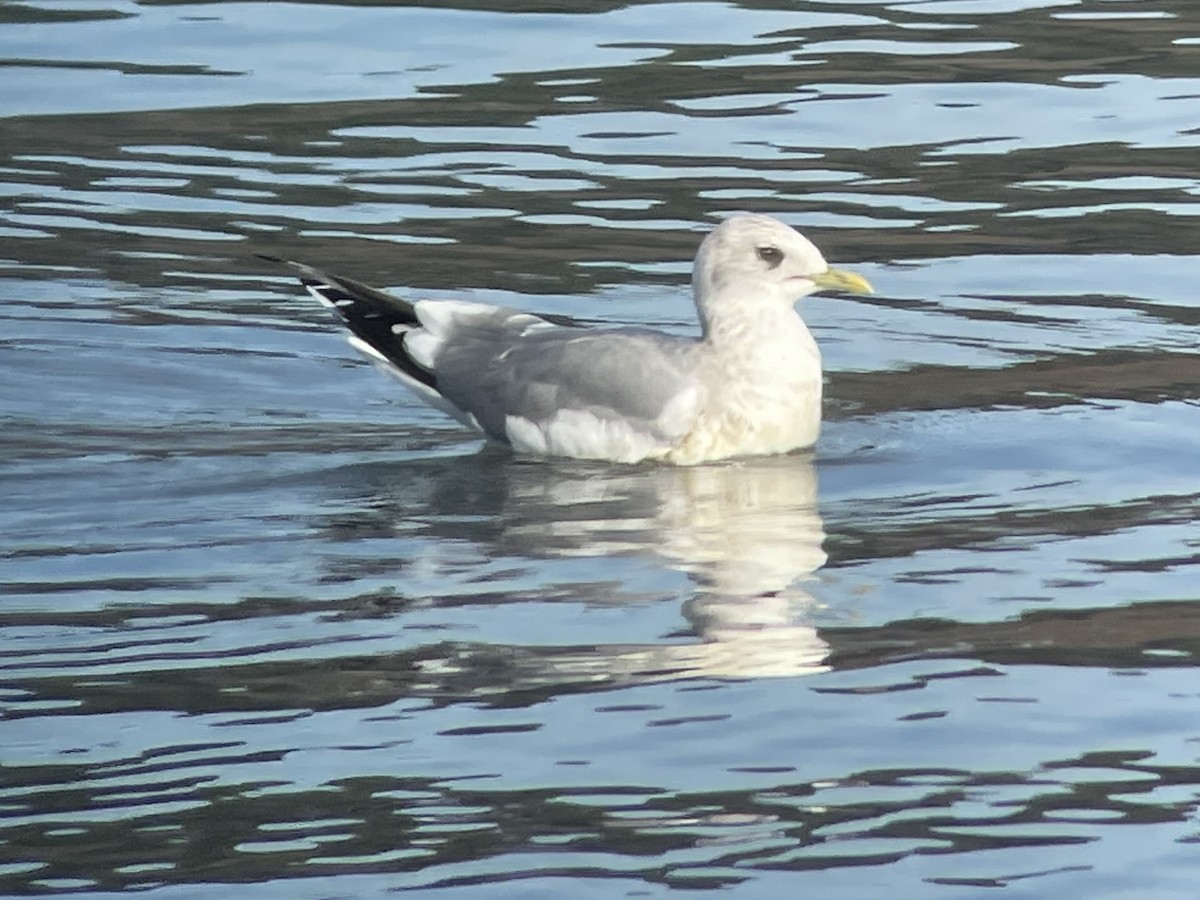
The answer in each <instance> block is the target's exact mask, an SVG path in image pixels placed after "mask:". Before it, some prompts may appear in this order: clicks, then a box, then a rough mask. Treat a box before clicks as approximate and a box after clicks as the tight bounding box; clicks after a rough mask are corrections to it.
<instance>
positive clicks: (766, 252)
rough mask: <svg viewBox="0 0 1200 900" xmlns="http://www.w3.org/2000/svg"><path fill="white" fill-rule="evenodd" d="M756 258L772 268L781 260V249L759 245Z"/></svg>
mask: <svg viewBox="0 0 1200 900" xmlns="http://www.w3.org/2000/svg"><path fill="white" fill-rule="evenodd" d="M758 258H759V259H761V260H762V261H763V262H765V263H766V264H767V265H768V266H770V267H771V268H772V269H774V268H775V267H776V266H778V265H779V264H780V263H781V262H783V251H782V250H780V249H779V248H778V247H759V248H758Z"/></svg>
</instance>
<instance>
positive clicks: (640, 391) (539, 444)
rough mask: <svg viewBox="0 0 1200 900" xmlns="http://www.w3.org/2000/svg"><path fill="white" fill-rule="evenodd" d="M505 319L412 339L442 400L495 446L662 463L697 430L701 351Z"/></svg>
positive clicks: (649, 338) (519, 317) (670, 342)
mask: <svg viewBox="0 0 1200 900" xmlns="http://www.w3.org/2000/svg"><path fill="white" fill-rule="evenodd" d="M423 305H424V304H418V312H419V314H420V313H421V312H423V310H421V309H420V307H421V306H423ZM495 316H496V317H495V318H493V319H492V320H491V321H490V322H488V321H476V322H465V321H464V320H463V318H462V317H460V318H458V319H457V320H456V326H457V327H450V328H448V329H446V330H445V331H444V332H443V333H442V334H441V335H440V337H439V338H438V339H437V340H436V341H429V342H428V343H429V345H430V346H428V347H422V346H421V338H420V337H418V336H417V335H416V334H412V335H410V336H409V337H408V343H409V345H410V353H411V354H412V356H413V357H414V358H415V359H418V360H420V361H423V362H426V363H427V364H428V365H429V369H430V370H431V371H432V372H433V373H434V375H435V377H436V379H437V389H438V392H439V393H440V394H441V395H442V396H443V397H445V398H446V399H447V400H449V401H450V402H451V403H453V404H454V405H455V406H457V407H458V408H459V409H462V410H463V411H464V412H467V413H470V414H471V415H472V416H473V417H474V418H475V420H476V421H477V422H478V423H479V426H480V427H481V428H482V429H483V430H484V431H485V432H487V433H488V434H489V435H491V436H492V437H494V438H498V439H501V440H505V441H508V442H509V443H512V444H513V445H514V446H517V447H518V448H519V449H523V450H528V451H533V452H545V453H556V454H563V455H569V456H584V457H596V458H605V459H614V458H618V459H621V458H625V459H630V460H633V459H641V458H645V457H647V456H661V455H662V454H663V453H665V452H666V451H667V450H669V449H671V448H672V447H673V446H675V445H676V444H677V443H678V442H679V441H680V440H681V439H682V438H683V436H684V435H685V434H687V432H688V431H689V430H690V428H691V425H692V422H693V420H694V419H695V416H696V413H697V411H698V409H699V405H700V401H701V388H700V385H699V383H698V380H697V379H696V378H695V377H694V374H693V365H692V360H693V358H694V352H693V351H694V348H695V346H696V342H695V341H693V340H688V339H684V338H676V337H671V336H669V335H664V334H659V333H657V332H651V331H643V330H639V329H614V330H595V331H593V330H590V329H577V328H564V327H560V326H555V325H551V324H547V323H544V322H542V321H541V320H538V319H537V317H532V316H529V315H528V314H519V313H513V312H512V311H510V310H505V311H503V312H500V311H499V310H497V311H496V313H495ZM435 327H436V326H435ZM423 350H424V351H425V353H422V351H423ZM430 351H432V352H430ZM425 354H428V355H425Z"/></svg>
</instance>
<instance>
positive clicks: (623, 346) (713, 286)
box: [264, 214, 872, 465]
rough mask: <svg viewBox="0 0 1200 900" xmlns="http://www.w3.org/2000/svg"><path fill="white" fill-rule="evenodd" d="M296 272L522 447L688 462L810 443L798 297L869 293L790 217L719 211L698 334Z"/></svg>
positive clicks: (438, 396)
mask: <svg viewBox="0 0 1200 900" xmlns="http://www.w3.org/2000/svg"><path fill="white" fill-rule="evenodd" d="M264 258H266V259H269V260H271V261H273V262H279V263H285V264H287V265H290V266H291V267H292V268H294V269H295V270H296V271H297V272H298V273H299V278H300V283H301V284H303V285H304V287H305V288H307V289H308V292H309V293H310V294H312V295H313V296H314V297H315V298H316V299H318V300H320V301H321V302H322V303H323V304H325V305H326V306H328V307H329V308H330V309H332V310H333V311H334V312H335V313H336V314H337V316H338V317H339V318H340V320H341V322H342V324H343V325H344V326H345V327H346V328H348V329H349V331H350V332H351V334H350V336H349V340H350V343H351V345H352V346H354V347H355V348H356V349H357V350H359V351H361V352H362V353H363V354H365V355H366V356H367V357H369V358H370V359H372V360H373V361H374V362H376V363H377V364H378V365H379V366H380V367H381V368H383V369H384V370H385V371H387V372H388V373H390V374H392V375H394V376H395V377H397V378H399V379H400V381H401V382H403V383H404V385H405V386H407V387H408V388H409V389H410V390H411V391H412V392H413V393H415V394H416V395H417V396H418V397H419V398H421V399H422V400H424V401H425V402H427V403H429V404H430V405H431V406H434V407H436V408H437V409H439V410H441V411H443V412H445V413H447V414H448V415H450V416H452V417H453V418H455V419H457V420H458V421H459V422H461V423H462V424H464V425H466V426H468V427H470V428H472V429H475V430H476V431H480V432H482V433H483V434H484V435H486V436H487V437H488V438H490V439H491V440H493V441H497V442H500V443H503V444H507V445H509V446H511V447H512V448H513V449H514V450H515V451H517V452H519V453H526V454H534V455H541V456H563V457H573V458H576V459H593V460H607V461H611V462H621V463H636V462H641V461H643V460H662V461H664V462H668V463H675V464H679V465H694V464H697V463H705V462H711V461H715V460H722V459H728V458H731V457H740V456H764V455H773V454H781V453H787V452H789V451H792V450H799V449H803V448H807V447H811V446H812V445H813V444H814V443H815V442H816V440H817V435H818V432H819V431H820V427H821V390H822V373H821V352H820V349H819V348H818V347H817V342H816V341H815V340H814V339H813V336H812V334H811V333H810V332H809V330H808V327H807V326H806V325H805V324H804V320H803V319H801V318H800V316H799V314H798V313H797V312H796V310H795V308H794V304H795V302H796V301H797V300H799V299H800V298H801V297H805V296H807V295H808V294H812V293H814V292H816V291H823V290H835V291H847V292H850V293H859V294H866V293H871V292H872V288H871V285H870V284H869V283H868V282H867V280H866V279H865V278H863V277H862V276H861V275H858V274H855V273H854V272H848V271H844V270H840V269H832V268H830V267H829V265H828V263H826V262H825V258H824V257H823V256H822V255H821V252H820V251H819V250H818V249H817V248H816V247H815V246H814V245H813V244H812V242H811V241H809V240H808V239H807V238H805V237H804V236H803V235H801V234H800V233H799V232H798V231H796V230H795V229H794V228H792V227H790V226H789V225H786V224H785V223H783V222H781V221H779V220H778V219H775V218H772V217H770V216H765V215H754V214H748V215H747V214H744V215H736V216H733V217H731V218H728V219H726V220H725V221H723V222H722V223H721V224H720V225H718V226H717V227H716V228H715V229H713V230H712V231H711V232H710V233H709V234H708V235H707V236H706V237H705V238H704V240H703V242H702V243H701V244H700V249H699V251H698V252H697V253H696V259H695V263H694V265H693V269H692V294H693V299H694V302H695V304H696V312H697V313H698V315H699V319H700V334H699V336H696V337H684V336H678V335H671V334H664V333H662V332H659V331H653V330H650V329H645V328H632V327H617V328H590V327H582V326H580V325H579V324H578V323H576V322H574V321H573V320H570V319H567V318H565V317H562V316H554V315H536V314H534V313H529V312H524V311H521V310H517V309H512V308H509V307H504V306H494V305H491V304H486V303H476V302H470V301H464V300H415V301H409V300H403V299H401V298H399V297H396V296H393V295H392V294H388V293H385V292H384V291H381V290H378V289H376V288H373V287H370V286H368V285H365V284H361V283H360V282H357V281H353V280H352V279H349V278H343V277H340V276H335V275H328V274H325V273H323V272H320V271H318V270H317V269H313V268H310V267H309V266H306V265H303V264H302V263H297V262H292V261H290V260H283V259H278V258H275V257H269V256H268V257H264Z"/></svg>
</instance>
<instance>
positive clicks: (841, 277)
mask: <svg viewBox="0 0 1200 900" xmlns="http://www.w3.org/2000/svg"><path fill="white" fill-rule="evenodd" d="M810 277H811V279H812V283H813V284H815V285H816V286H817V290H820V291H845V292H846V293H849V294H873V293H875V289H874V288H873V287H871V282H869V281H867V279H865V278H863V277H862V276H861V275H859V274H857V273H855V272H847V271H846V270H845V269H827V270H826V271H824V272H822V273H821V274H820V275H812V276H810Z"/></svg>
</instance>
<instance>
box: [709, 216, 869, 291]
mask: <svg viewBox="0 0 1200 900" xmlns="http://www.w3.org/2000/svg"><path fill="white" fill-rule="evenodd" d="M692 288H693V290H694V291H695V294H696V298H697V301H702V300H703V299H704V298H706V297H708V296H710V295H712V294H714V293H722V294H723V293H725V292H726V291H734V292H736V293H737V294H739V295H741V296H743V297H746V296H762V297H764V298H765V297H775V298H777V299H778V300H780V301H781V302H784V303H788V304H791V303H794V302H795V301H796V300H799V299H800V298H801V297H804V296H807V295H808V294H812V293H814V292H816V291H847V292H849V293H852V294H870V293H872V288H871V285H870V283H869V282H868V281H867V279H865V278H863V277H862V276H861V275H857V274H855V273H854V272H847V271H844V270H842V269H831V268H830V267H829V264H828V263H827V262H825V257H823V256H822V255H821V251H820V250H818V249H817V248H816V246H815V245H814V244H813V243H812V241H810V240H809V239H808V238H806V237H805V236H804V235H802V234H801V233H800V232H798V231H796V229H794V228H792V227H791V226H790V225H786V224H784V223H783V222H781V221H779V220H778V219H774V218H772V217H770V216H762V215H738V216H733V217H731V218H729V219H726V220H725V221H724V222H722V223H721V224H720V225H718V226H717V227H716V228H715V229H713V231H711V232H710V233H709V235H708V237H706V238H705V239H704V242H703V243H702V244H701V245H700V251H699V252H698V253H697V254H696V265H695V268H694V269H693V270H692Z"/></svg>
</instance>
